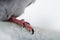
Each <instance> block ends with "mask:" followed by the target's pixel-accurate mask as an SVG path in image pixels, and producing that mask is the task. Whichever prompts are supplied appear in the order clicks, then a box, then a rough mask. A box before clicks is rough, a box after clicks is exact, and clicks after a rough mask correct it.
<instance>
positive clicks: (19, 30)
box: [0, 21, 60, 40]
mask: <svg viewBox="0 0 60 40" xmlns="http://www.w3.org/2000/svg"><path fill="white" fill-rule="evenodd" d="M33 28H34V30H35V33H34V34H33V35H32V34H31V33H30V32H28V31H27V30H26V29H25V28H23V27H22V26H20V25H17V24H14V23H11V22H1V21H0V40H60V32H56V31H51V30H47V29H40V28H38V27H33Z"/></svg>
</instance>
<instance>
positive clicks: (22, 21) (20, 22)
mask: <svg viewBox="0 0 60 40" xmlns="http://www.w3.org/2000/svg"><path fill="white" fill-rule="evenodd" d="M9 21H10V22H14V23H16V24H19V25H22V26H23V27H25V28H26V29H27V30H28V31H29V32H30V31H32V34H34V29H33V28H32V27H31V25H30V24H29V23H28V22H25V21H24V19H22V20H18V19H16V17H11V18H10V19H9Z"/></svg>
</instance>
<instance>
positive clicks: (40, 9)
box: [19, 0, 60, 32]
mask: <svg viewBox="0 0 60 40" xmlns="http://www.w3.org/2000/svg"><path fill="white" fill-rule="evenodd" d="M19 19H25V20H26V21H28V22H30V23H31V25H32V26H35V27H40V28H45V29H49V30H55V31H59V32H60V0H36V2H35V3H34V4H32V5H30V6H29V7H27V8H26V10H25V12H24V14H23V15H22V16H20V17H19Z"/></svg>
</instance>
